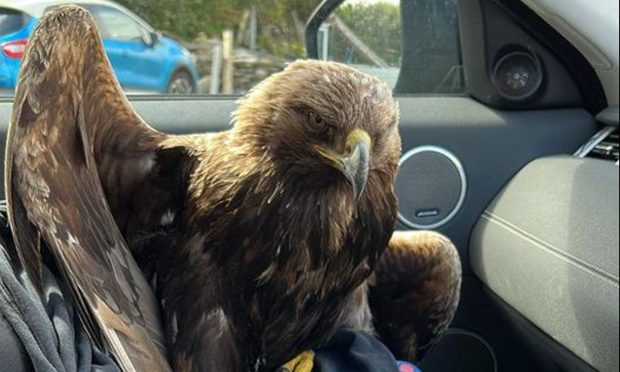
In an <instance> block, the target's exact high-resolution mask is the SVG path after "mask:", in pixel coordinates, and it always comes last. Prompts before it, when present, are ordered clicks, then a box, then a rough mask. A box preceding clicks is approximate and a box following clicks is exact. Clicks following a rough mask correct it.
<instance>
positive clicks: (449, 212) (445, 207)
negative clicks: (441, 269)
mask: <svg viewBox="0 0 620 372" xmlns="http://www.w3.org/2000/svg"><path fill="white" fill-rule="evenodd" d="M466 188H467V182H466V178H465V171H464V169H463V167H462V165H461V163H460V161H459V160H458V159H457V158H456V156H454V155H453V154H452V153H450V152H449V151H447V150H445V149H443V148H440V147H435V146H422V147H416V148H414V149H412V150H410V151H408V152H407V153H406V154H405V155H403V157H402V158H401V161H400V170H399V173H398V176H397V177H396V195H397V196H398V203H399V215H398V217H399V219H400V221H401V222H402V223H403V224H404V225H406V226H407V227H410V228H414V229H434V228H437V227H440V226H443V225H444V224H446V223H447V222H448V221H450V220H451V219H452V218H453V217H454V216H455V215H456V213H458V211H459V210H460V208H461V206H462V204H463V201H464V199H465V191H466Z"/></svg>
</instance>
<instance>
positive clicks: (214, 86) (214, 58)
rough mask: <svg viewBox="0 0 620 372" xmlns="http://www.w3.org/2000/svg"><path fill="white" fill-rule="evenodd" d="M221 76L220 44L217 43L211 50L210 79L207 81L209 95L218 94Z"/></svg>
mask: <svg viewBox="0 0 620 372" xmlns="http://www.w3.org/2000/svg"><path fill="white" fill-rule="evenodd" d="M221 74H222V43H217V44H215V45H214V46H213V49H212V50H211V79H210V81H209V94H218V93H219V92H220V76H221Z"/></svg>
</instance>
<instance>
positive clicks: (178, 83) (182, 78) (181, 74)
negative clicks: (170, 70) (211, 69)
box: [166, 71, 194, 94]
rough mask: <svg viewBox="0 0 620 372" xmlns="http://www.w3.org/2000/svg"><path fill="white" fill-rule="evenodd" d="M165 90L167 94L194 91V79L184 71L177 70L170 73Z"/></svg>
mask: <svg viewBox="0 0 620 372" xmlns="http://www.w3.org/2000/svg"><path fill="white" fill-rule="evenodd" d="M166 91H167V92H168V93H169V94H189V93H194V80H193V79H192V77H191V75H190V74H189V73H187V72H186V71H177V72H175V73H174V75H172V78H171V79H170V83H168V89H167V90H166Z"/></svg>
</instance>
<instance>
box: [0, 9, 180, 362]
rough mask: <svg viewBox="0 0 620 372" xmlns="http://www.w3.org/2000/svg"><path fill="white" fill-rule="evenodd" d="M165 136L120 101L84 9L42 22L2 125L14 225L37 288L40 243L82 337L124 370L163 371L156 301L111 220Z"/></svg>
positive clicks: (59, 11)
mask: <svg viewBox="0 0 620 372" xmlns="http://www.w3.org/2000/svg"><path fill="white" fill-rule="evenodd" d="M165 138H166V136H165V135H164V134H162V133H160V132H157V131H155V130H154V129H152V128H150V127H149V126H148V125H147V124H145V123H144V122H143V121H142V120H141V119H140V117H139V116H138V115H137V114H136V113H135V111H134V110H133V108H132V107H131V106H130V104H129V103H128V101H127V100H126V98H125V96H124V94H123V93H122V91H121V88H120V86H119V84H118V82H117V81H116V78H115V77H114V74H113V72H112V69H111V67H110V64H109V61H108V59H107V57H106V55H105V52H104V50H103V46H102V43H101V40H100V37H99V35H98V32H97V30H96V26H95V23H94V21H93V19H92V17H91V16H90V15H89V14H88V12H86V11H85V10H83V9H81V8H79V7H76V6H63V7H60V8H57V9H55V10H53V11H51V12H49V13H47V14H46V15H45V16H44V17H42V18H41V20H40V22H39V25H38V26H37V27H36V29H35V31H34V33H33V35H32V37H31V39H30V42H29V45H28V48H27V51H26V54H25V57H24V60H23V63H22V67H21V71H20V79H19V83H18V87H17V91H16V95H15V104H14V108H13V113H12V118H11V124H10V129H9V139H8V144H7V155H6V162H7V163H6V164H7V166H6V167H5V169H6V175H5V180H6V190H7V191H8V192H7V197H8V203H9V220H10V223H11V226H13V237H14V240H15V244H16V248H17V251H18V254H19V258H20V262H21V264H22V266H23V267H24V269H25V270H26V271H27V273H28V274H29V276H30V277H31V278H32V279H33V282H34V283H35V285H39V284H40V279H41V265H42V262H41V253H40V247H41V244H40V242H41V241H42V242H43V243H44V244H45V246H46V247H47V248H48V249H49V250H50V252H51V253H52V255H53V257H54V258H55V260H56V264H57V266H58V268H59V271H60V272H61V273H62V275H63V277H64V280H65V281H66V282H67V283H68V284H69V286H70V288H71V292H72V296H73V298H74V300H75V302H76V305H77V307H78V309H79V313H80V316H81V318H82V321H83V323H84V325H85V327H86V328H87V331H88V333H89V335H90V336H91V338H92V339H93V340H94V341H96V342H98V343H99V344H100V345H99V346H101V347H104V348H106V349H107V350H109V351H110V352H111V353H112V354H113V355H114V356H115V357H116V360H117V362H118V363H119V364H120V367H121V368H122V370H124V371H135V370H145V371H167V370H169V369H170V367H169V366H168V364H167V362H166V359H165V356H164V355H165V351H164V347H163V337H162V331H161V324H160V320H159V314H158V310H157V309H158V307H157V305H156V302H155V298H154V296H153V293H152V292H151V290H150V288H149V286H148V284H147V282H146V281H145V279H144V277H143V276H142V274H141V272H140V269H139V268H138V267H137V265H136V263H135V261H134V259H133V258H132V256H131V253H130V251H129V249H128V247H127V244H126V242H125V240H124V239H123V236H122V234H121V232H120V230H119V228H118V226H117V224H116V221H115V219H114V215H113V212H114V208H117V209H118V208H121V207H122V206H123V204H124V203H127V196H128V195H131V191H132V188H133V187H136V185H137V184H138V183H139V182H140V180H141V179H142V178H143V177H144V176H145V175H146V174H147V173H148V172H149V170H150V167H152V165H153V164H152V163H153V158H154V151H155V150H156V148H157V146H158V145H159V144H160V143H161V141H163V140H164V139H165ZM111 208H112V209H111Z"/></svg>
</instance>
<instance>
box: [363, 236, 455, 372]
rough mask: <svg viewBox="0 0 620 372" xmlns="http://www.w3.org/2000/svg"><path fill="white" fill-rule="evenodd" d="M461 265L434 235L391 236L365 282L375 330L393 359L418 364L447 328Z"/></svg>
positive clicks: (446, 244) (445, 241) (452, 250)
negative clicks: (371, 273) (368, 286)
mask: <svg viewBox="0 0 620 372" xmlns="http://www.w3.org/2000/svg"><path fill="white" fill-rule="evenodd" d="M460 286H461V261H460V259H459V256H458V253H457V251H456V249H455V248H454V246H453V245H452V243H451V242H450V240H448V239H447V238H446V237H444V236H442V235H441V234H438V233H433V232H395V233H394V235H393V236H392V238H391V239H390V244H389V246H388V249H387V250H386V251H385V253H384V254H383V256H382V257H381V259H380V261H379V263H378V264H377V266H376V269H375V272H374V273H373V276H372V277H371V279H370V294H369V300H370V308H371V310H372V313H373V317H374V325H375V330H376V331H377V333H378V335H379V336H380V337H381V338H382V340H383V341H384V342H385V344H386V345H387V346H388V347H389V348H390V350H391V351H392V352H393V353H394V354H395V355H396V357H397V358H402V359H405V360H411V361H414V362H415V361H419V360H421V359H422V358H423V357H424V355H425V354H426V353H427V352H428V351H429V349H430V348H431V347H432V346H433V345H434V344H435V343H436V342H437V341H438V340H439V337H440V336H441V335H442V334H443V332H444V331H445V330H446V329H447V327H448V326H449V324H450V322H451V321H452V318H453V317H454V313H455V312H456V308H457V305H458V300H459V293H460Z"/></svg>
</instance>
